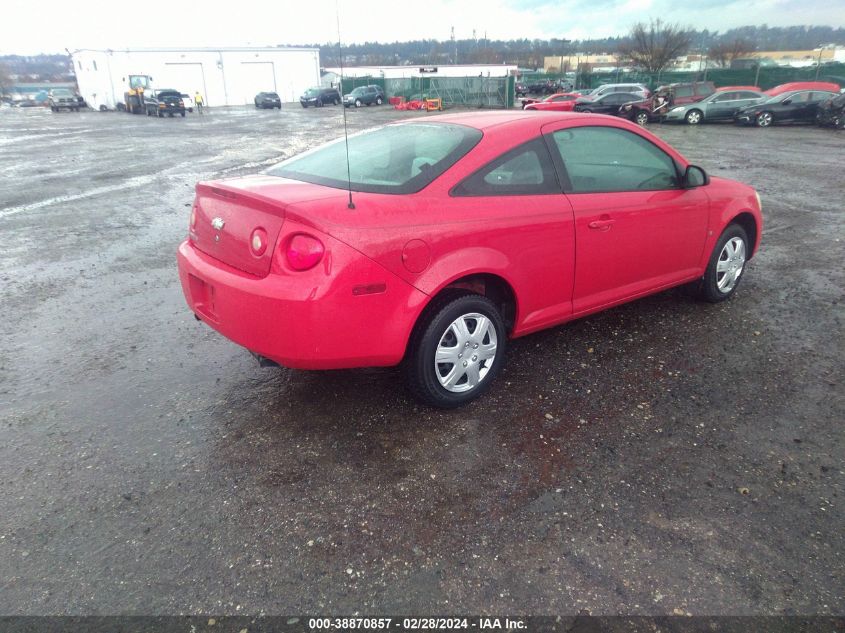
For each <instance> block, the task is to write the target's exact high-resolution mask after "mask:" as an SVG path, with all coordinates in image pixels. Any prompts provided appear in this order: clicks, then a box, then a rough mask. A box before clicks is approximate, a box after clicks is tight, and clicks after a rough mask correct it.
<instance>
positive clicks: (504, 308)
mask: <svg viewBox="0 0 845 633" xmlns="http://www.w3.org/2000/svg"><path fill="white" fill-rule="evenodd" d="M347 151H348V153H349V157H350V159H351V160H350V162H349V163H347V161H346V152H347ZM348 169H349V170H350V171H351V173H350V172H348V171H347V170H348ZM350 197H351V198H352V201H353V202H354V206H355V209H356V211H355V212H354V213H350V211H349V206H350ZM761 229H762V217H761V212H760V199H759V196H757V194H756V192H755V191H754V189H752V188H751V187H749V186H747V185H744V184H740V183H738V182H733V181H730V180H727V179H724V178H716V177H713V178H710V177H709V176H708V175H707V174H706V173H705V171H704V170H703V169H702V168H700V167H697V166H695V165H691V164H690V163H689V162H688V161H687V160H686V159H685V158H684V157H683V156H681V154H679V153H678V152H677V151H676V150H674V149H673V148H672V147H670V146H669V145H668V144H666V143H665V142H664V141H662V140H661V139H660V138H658V137H656V136H654V135H652V134H650V133H649V132H647V131H646V130H644V129H642V128H639V127H637V126H636V125H633V124H631V123H630V122H628V121H624V120H622V119H618V118H613V117H604V116H598V115H595V116H584V115H573V114H570V113H557V112H547V113H536V114H534V115H527V114H526V113H524V112H521V111H518V112H517V111H509V112H472V113H463V114H453V115H440V116H434V117H430V118H427V119H426V120H425V121H424V122H420V121H403V122H400V123H395V124H392V125H387V126H383V127H380V128H376V129H372V130H368V131H365V132H363V133H361V134H357V135H355V136H350V137H349V139H348V145H345V144H344V143H343V142H333V143H329V144H327V145H324V146H321V147H319V148H316V149H314V150H312V151H309V152H306V153H304V154H302V155H299V156H295V157H293V158H290V159H287V160H285V161H283V162H282V163H280V164H278V165H277V166H275V167H272V168H270V169H269V170H268V171H267V172H266V173H265V175H263V176H259V177H246V178H241V179H227V180H218V181H210V182H201V183H199V184H198V185H197V188H196V198H195V201H194V204H193V208H192V211H191V218H190V221H189V228H188V238H187V239H186V240H185V241H184V242H183V243H182V244H181V245H180V246H179V248H178V267H179V276H180V279H181V282H182V289H183V292H184V295H185V298H186V300H187V303H188V305H189V307H190V309H191V310H192V311H193V313H194V314H195V315H196V316H197V317H198V318H199V319H200V320H202V321H204V322H205V323H207V324H208V325H209V326H210V327H212V328H213V329H215V330H217V331H218V332H220V333H221V334H223V335H224V336H226V337H228V338H230V339H231V340H233V341H234V342H236V343H238V344H240V345H242V346H244V347H245V348H247V349H248V350H250V351H252V352H253V353H254V354H256V355H258V356H259V357H261V358H263V359H264V362H265V364H266V363H267V362H268V361H269V362H275V363H278V364H280V365H285V366H288V367H293V368H301V369H331V368H350V367H366V366H390V365H397V364H399V363H400V362H401V363H402V364H403V367H404V371H405V375H406V378H407V381H408V384H409V385H410V388H411V391H412V392H413V393H414V394H415V395H416V396H417V397H418V398H420V399H421V400H422V401H424V402H426V403H428V404H430V405H433V406H437V407H444V408H451V407H456V406H460V405H462V404H465V403H466V402H468V401H470V400H472V399H474V398H476V397H477V396H479V395H480V394H481V393H483V392H484V391H485V390H486V389H488V388H489V387H490V385H491V383H492V382H493V380H494V378H495V376H496V374H497V373H498V372H499V371H500V369H501V368H502V365H503V364H504V362H505V351H506V347H507V344H508V339H511V338H516V337H520V336H524V335H526V334H530V333H532V332H536V331H538V330H542V329H544V328H549V327H552V326H555V325H558V324H560V323H564V322H567V321H570V320H572V319H575V318H578V317H581V316H585V315H588V314H591V313H594V312H597V311H599V310H603V309H605V308H608V307H611V306H614V305H617V304H620V303H623V302H626V301H630V300H633V299H636V298H639V297H642V296H644V295H647V294H650V293H654V292H658V291H661V290H665V289H666V288H669V287H672V286H677V285H681V284H688V283H695V284H697V287H698V289H699V293H700V295H701V296H702V297H703V298H704V299H706V300H708V301H711V302H720V301H724V300H726V299H728V298H730V297H731V296H733V295H734V293H735V292H736V289H737V287H738V285H739V283H740V282H741V280H742V276H743V273H744V271H745V268H746V263H747V261H748V260H749V259H750V258H751V257H752V255H754V253H755V252H756V251H757V247H758V245H759V243H760V236H761ZM655 248H657V254H656V251H655ZM655 327H656V326H655ZM531 349H532V350H533V348H531ZM520 353H526V354H532V355H534V356H535V357H536V359H537V362H538V363H541V364H542V363H543V362H544V357H545V356H546V355H548V354H549V353H550V350H548V349H540V348H538V349H537V350H536V352H534V351H530V350H529V348H528V347H525V348H523V349H522V352H520ZM403 361H404V362H403ZM516 379H518V377H517V378H516Z"/></svg>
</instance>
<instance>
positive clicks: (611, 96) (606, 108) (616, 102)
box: [573, 92, 643, 115]
mask: <svg viewBox="0 0 845 633" xmlns="http://www.w3.org/2000/svg"><path fill="white" fill-rule="evenodd" d="M642 99H643V98H642V95H638V94H636V93H633V92H606V93H605V94H603V95H602V96H600V97H597V98H595V99H588V98H587V97H580V98H578V99H576V100H575V107H574V108H573V109H574V110H575V112H596V113H598V114H614V115H618V114H619V106H621V105H623V104H625V103H631V102H633V101H642Z"/></svg>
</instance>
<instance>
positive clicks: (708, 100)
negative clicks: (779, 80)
mask: <svg viewBox="0 0 845 633" xmlns="http://www.w3.org/2000/svg"><path fill="white" fill-rule="evenodd" d="M766 99H768V95H764V94H763V93H762V92H758V91H756V90H724V91H722V92H714V93H713V94H712V95H710V96H709V97H705V98H704V99H702V100H701V101H696V102H695V103H688V104H686V105H681V106H675V107H674V108H671V109H670V110H669V112H667V113H666V120H667V121H676V122H680V121H685V122H686V123H689V124H690V125H698V124H699V123H701V122H702V121H730V120H732V119H733V116H734V114H736V113H737V112H738V111H739V110H741V109H742V108H744V107H746V106H750V105H755V104H757V103H762V102H763V101H765V100H766Z"/></svg>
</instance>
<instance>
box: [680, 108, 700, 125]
mask: <svg viewBox="0 0 845 633" xmlns="http://www.w3.org/2000/svg"><path fill="white" fill-rule="evenodd" d="M702 118H703V117H702V115H701V111H700V110H690V111H689V112H687V115H686V116H685V117H684V119H685V120H686V122H687V123H688V124H689V125H698V124H699V123H701V119H702Z"/></svg>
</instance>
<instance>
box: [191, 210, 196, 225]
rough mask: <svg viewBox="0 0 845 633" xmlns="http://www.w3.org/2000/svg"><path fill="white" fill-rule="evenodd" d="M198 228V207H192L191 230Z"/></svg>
mask: <svg viewBox="0 0 845 633" xmlns="http://www.w3.org/2000/svg"><path fill="white" fill-rule="evenodd" d="M196 226H197V207H196V206H193V207H191V230H194V228H196Z"/></svg>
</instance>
